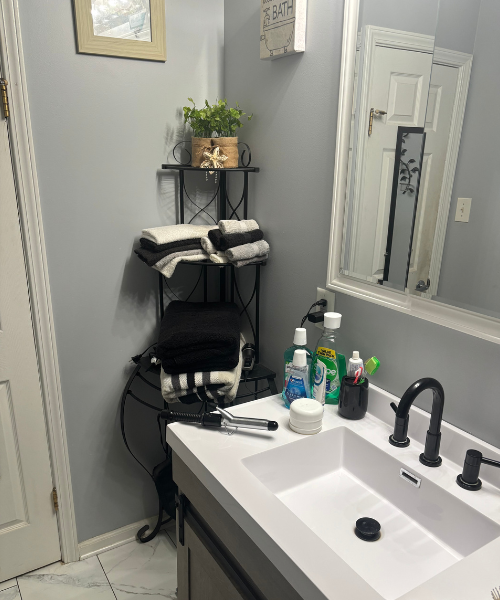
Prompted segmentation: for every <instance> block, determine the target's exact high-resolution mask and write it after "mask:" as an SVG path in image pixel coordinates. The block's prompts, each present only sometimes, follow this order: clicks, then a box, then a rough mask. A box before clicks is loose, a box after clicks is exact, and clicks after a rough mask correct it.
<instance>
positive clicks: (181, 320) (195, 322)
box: [156, 300, 240, 375]
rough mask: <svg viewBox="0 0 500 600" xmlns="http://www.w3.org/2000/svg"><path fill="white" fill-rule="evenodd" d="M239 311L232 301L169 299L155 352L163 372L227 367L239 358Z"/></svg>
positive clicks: (229, 367)
mask: <svg viewBox="0 0 500 600" xmlns="http://www.w3.org/2000/svg"><path fill="white" fill-rule="evenodd" d="M239 351H240V315H239V311H238V307H237V306H236V304H234V302H206V303H205V302H179V301H177V300H175V301H173V302H170V304H169V305H168V306H167V309H166V310H165V315H164V317H163V320H162V323H161V327H160V334H159V337H158V344H157V347H156V356H157V357H158V358H159V359H160V360H161V362H162V366H163V369H164V370H165V372H166V373H168V374H170V375H173V374H177V373H194V372H196V371H216V370H217V371H228V370H231V369H234V368H235V367H236V366H237V364H238V361H239V353H240V352H239Z"/></svg>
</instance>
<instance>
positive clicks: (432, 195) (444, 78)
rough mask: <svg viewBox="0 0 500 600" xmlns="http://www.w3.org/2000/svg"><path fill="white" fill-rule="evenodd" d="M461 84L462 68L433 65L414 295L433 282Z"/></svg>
mask: <svg viewBox="0 0 500 600" xmlns="http://www.w3.org/2000/svg"><path fill="white" fill-rule="evenodd" d="M457 82H458V68H456V67H451V66H445V65H437V64H435V65H433V67H432V76H431V85H430V90H429V103H428V104H429V106H428V109H427V116H426V120H425V131H426V132H427V136H426V139H425V149H424V160H423V165H422V179H421V183H420V194H419V199H418V205H417V215H416V219H415V229H414V232H413V242H412V253H411V258H410V268H409V271H408V284H407V287H408V289H409V290H411V291H415V287H416V285H417V283H418V282H419V281H420V280H422V281H424V283H427V279H428V278H429V271H430V266H431V255H432V248H433V245H434V234H435V232H436V221H437V215H438V209H439V202H440V198H441V189H442V185H443V175H444V168H445V163H446V157H447V153H448V145H449V138H450V128H451V118H452V114H453V107H454V104H455V98H456V93H457Z"/></svg>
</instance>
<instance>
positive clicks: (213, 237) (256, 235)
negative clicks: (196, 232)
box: [208, 229, 264, 251]
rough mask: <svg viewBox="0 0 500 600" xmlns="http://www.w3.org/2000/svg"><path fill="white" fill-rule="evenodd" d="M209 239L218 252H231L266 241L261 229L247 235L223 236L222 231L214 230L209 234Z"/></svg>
mask: <svg viewBox="0 0 500 600" xmlns="http://www.w3.org/2000/svg"><path fill="white" fill-rule="evenodd" d="M208 238H209V239H210V241H211V242H212V244H213V245H214V246H215V247H216V248H217V250H222V251H224V250H229V248H234V247H235V246H243V244H251V243H253V242H258V241H259V240H262V239H264V233H263V231H262V230H261V229H254V230H253V231H247V232H245V233H226V234H223V233H222V232H221V231H220V229H212V230H211V231H209V232H208Z"/></svg>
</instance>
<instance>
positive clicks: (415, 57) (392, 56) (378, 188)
mask: <svg viewBox="0 0 500 600" xmlns="http://www.w3.org/2000/svg"><path fill="white" fill-rule="evenodd" d="M360 37H361V44H360V49H359V55H358V60H357V63H358V64H359V76H358V77H357V81H358V84H357V89H356V92H355V96H356V106H357V107H359V109H357V110H356V113H355V116H354V124H353V131H352V132H351V139H352V146H353V147H352V150H351V159H350V171H349V182H348V191H347V202H346V210H345V225H344V231H345V235H344V243H343V260H342V266H343V269H342V273H343V274H345V275H349V276H351V277H356V278H358V279H362V280H364V281H368V282H372V283H381V282H383V281H384V278H383V277H382V275H383V269H384V264H385V249H386V245H387V231H388V218H389V209H390V202H391V196H392V194H393V189H392V185H393V174H394V154H395V148H396V140H397V133H398V128H399V127H400V126H414V127H421V128H423V126H424V124H425V117H426V107H427V96H428V92H429V85H430V78H431V70H432V58H433V50H434V38H433V37H432V36H429V35H426V34H417V33H414V32H412V31H402V30H392V29H386V28H381V27H375V26H372V25H365V26H364V28H363V31H362V32H361V36H360ZM408 244H409V238H408ZM405 260H406V262H407V260H408V250H407V251H406V253H405ZM405 278H406V274H405V276H404V277H402V278H398V281H397V283H398V284H399V287H400V288H401V285H402V283H403V282H404V280H405ZM385 281H387V279H386V280H385Z"/></svg>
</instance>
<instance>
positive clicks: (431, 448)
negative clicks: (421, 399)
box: [389, 377, 444, 467]
mask: <svg viewBox="0 0 500 600" xmlns="http://www.w3.org/2000/svg"><path fill="white" fill-rule="evenodd" d="M424 390H432V394H433V400H432V412H431V422H430V425H429V429H428V431H427V437H426V438H425V448H424V451H423V453H422V454H421V455H420V462H421V463H422V464H423V465H425V466H426V467H439V465H440V464H441V463H442V462H443V461H442V459H441V457H440V456H439V445H440V443H441V421H442V419H443V408H444V390H443V386H442V385H441V384H440V383H439V381H437V380H436V379H432V377H424V378H423V379H419V380H418V381H415V383H413V384H412V385H410V387H409V388H408V389H407V390H406V392H405V393H404V394H403V396H402V398H401V401H400V403H399V405H398V406H396V405H395V404H394V402H391V408H392V409H393V410H394V412H395V413H396V421H395V423H394V433H393V434H392V435H390V436H389V442H390V443H391V444H392V445H393V446H399V447H400V448H406V446H409V445H410V438H409V437H407V433H408V421H409V420H410V417H409V413H410V408H411V405H412V404H413V401H414V400H415V398H416V397H417V396H418V395H419V394H420V393H421V392H423V391H424Z"/></svg>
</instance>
